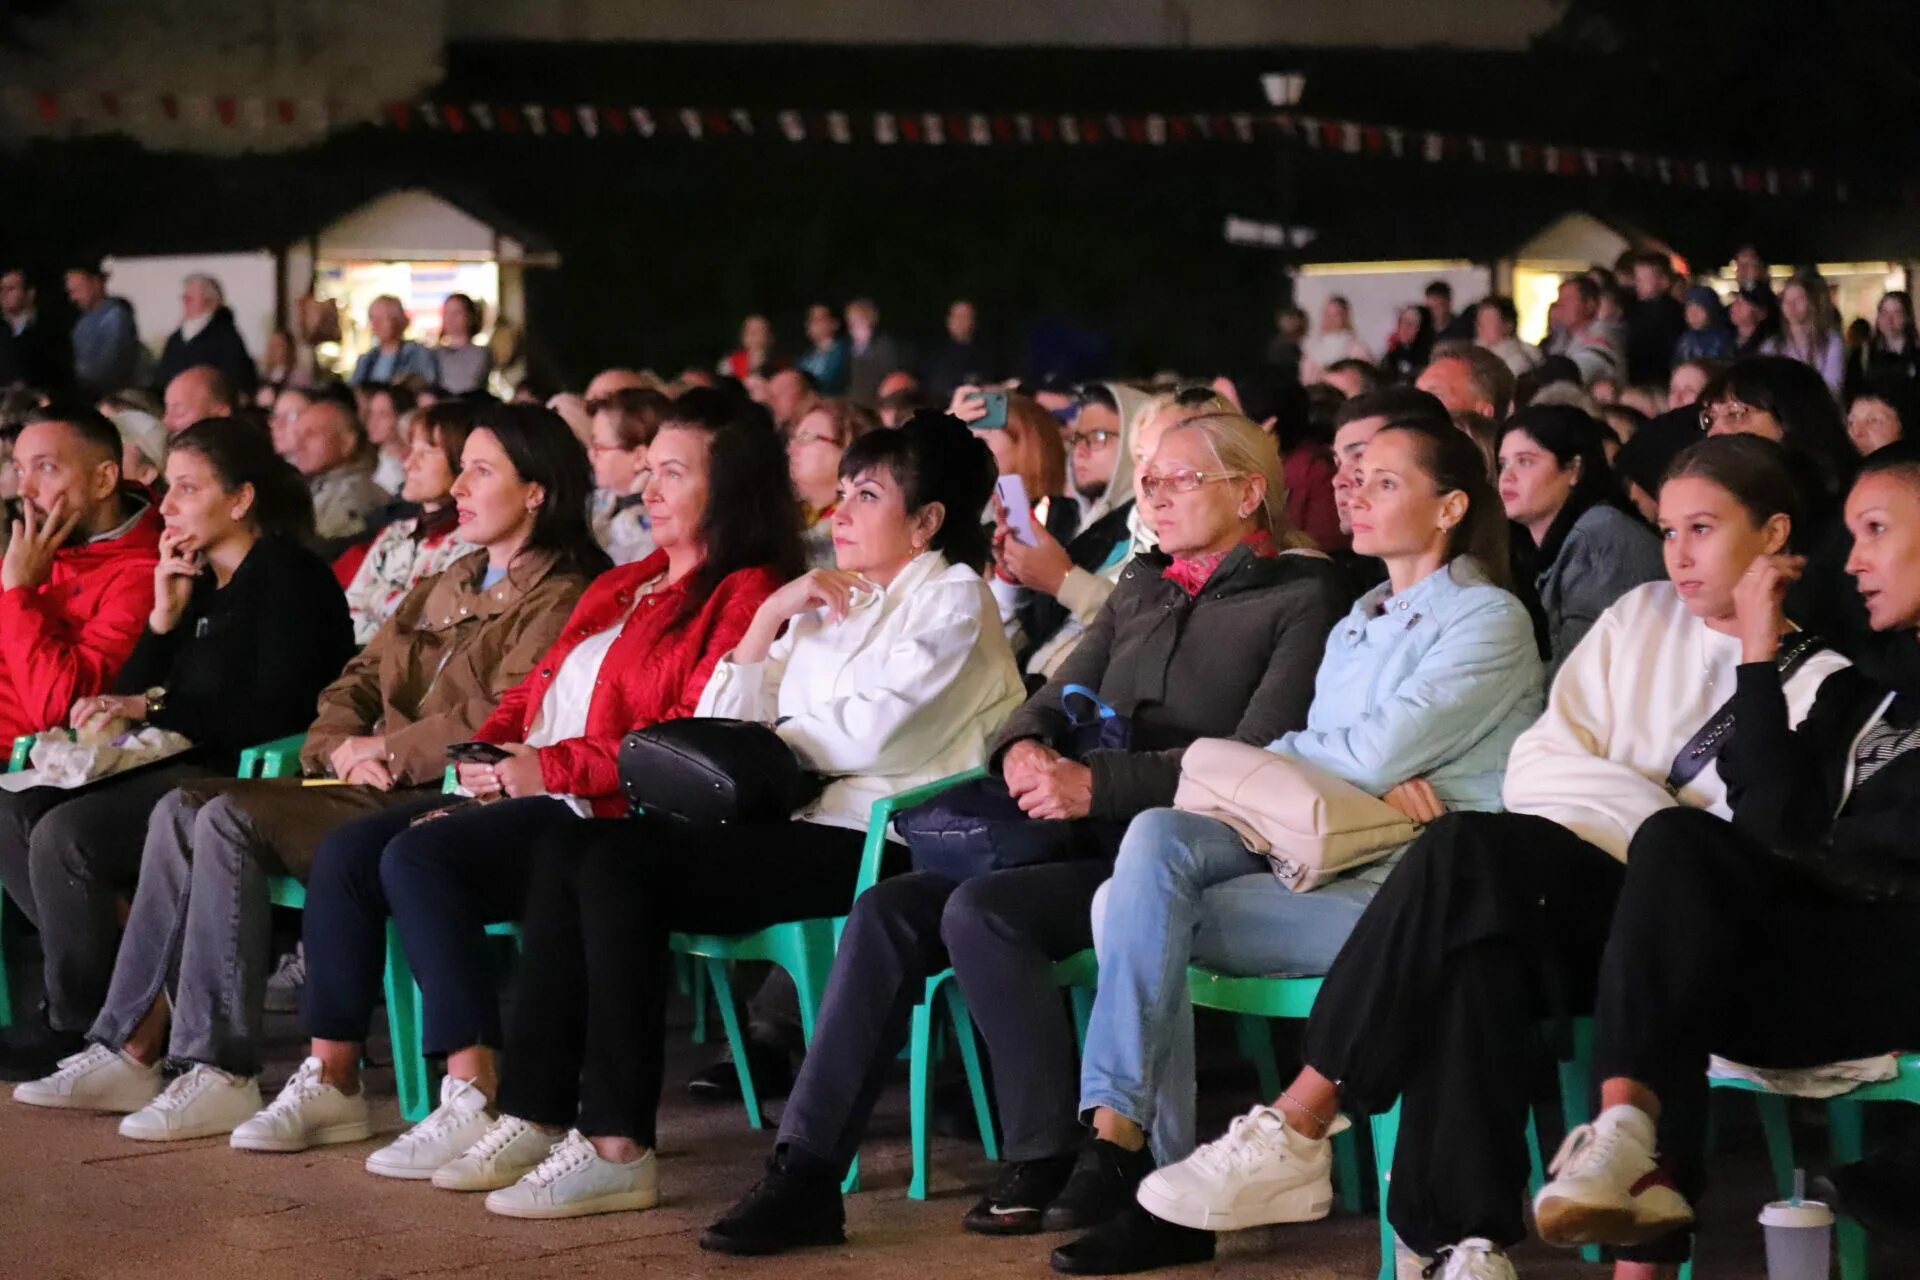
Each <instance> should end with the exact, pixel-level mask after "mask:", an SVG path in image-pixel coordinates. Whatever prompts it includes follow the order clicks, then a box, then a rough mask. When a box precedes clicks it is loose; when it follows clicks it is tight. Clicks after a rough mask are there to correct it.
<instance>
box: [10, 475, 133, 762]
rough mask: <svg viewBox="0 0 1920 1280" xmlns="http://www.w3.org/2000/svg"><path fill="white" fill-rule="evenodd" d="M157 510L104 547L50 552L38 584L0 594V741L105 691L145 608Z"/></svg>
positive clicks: (60, 718) (53, 723) (44, 724)
mask: <svg viewBox="0 0 1920 1280" xmlns="http://www.w3.org/2000/svg"><path fill="white" fill-rule="evenodd" d="M159 558H160V512H159V510H158V509H157V508H156V507H155V506H154V505H153V504H152V503H148V504H147V507H146V509H145V510H144V511H142V512H141V513H140V514H139V516H138V517H137V518H136V519H135V520H134V522H133V527H132V528H130V529H128V530H127V531H126V532H125V533H123V534H121V535H120V536H119V537H117V538H109V539H107V540H106V541H104V542H83V543H79V544H77V545H74V546H68V547H63V548H61V549H60V550H59V551H57V552H55V553H54V557H53V569H52V572H51V573H49V574H48V576H47V580H46V581H45V582H44V583H42V584H41V585H39V586H38V587H15V588H14V589H13V590H11V591H6V592H0V741H4V742H9V743H10V742H12V741H13V740H14V739H15V738H17V737H19V736H20V735H21V734H23V733H38V732H39V731H41V730H42V729H53V728H57V727H59V726H61V725H64V724H65V723H66V722H67V712H68V711H69V710H71V709H72V707H73V704H74V703H75V702H76V701H78V700H79V699H81V698H90V697H92V696H93V695H94V694H96V693H105V692H106V691H107V690H108V689H110V688H112V687H113V678H114V676H116V675H118V674H119V673H120V668H121V667H122V666H124V665H125V664H126V661H127V658H128V656H129V655H130V654H132V653H133V646H134V642H135V641H137V640H139V639H140V635H141V633H142V632H143V631H145V630H146V629H147V615H148V614H149V613H152V612H153V566H154V563H155V562H156V561H158V560H159Z"/></svg>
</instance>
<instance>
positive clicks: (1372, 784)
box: [1270, 558, 1544, 811]
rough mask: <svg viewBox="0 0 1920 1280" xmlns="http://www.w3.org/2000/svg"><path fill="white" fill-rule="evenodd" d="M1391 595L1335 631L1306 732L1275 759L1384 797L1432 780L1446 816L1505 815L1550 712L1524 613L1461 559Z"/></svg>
mask: <svg viewBox="0 0 1920 1280" xmlns="http://www.w3.org/2000/svg"><path fill="white" fill-rule="evenodd" d="M1392 589H1393V588H1392V584H1391V583H1383V584H1382V585H1381V586H1379V587H1376V588H1375V589H1374V590H1372V591H1369V592H1368V593H1367V594H1366V595H1364V596H1362V597H1361V598H1360V601H1359V603H1357V604H1355V605H1354V606H1353V611H1352V612H1351V613H1349V614H1348V615H1347V616H1346V618H1345V620H1343V621H1341V622H1338V623H1336V624H1334V628H1333V631H1332V633H1331V634H1329V635H1328V636H1327V651H1326V656H1325V657H1323V658H1322V659H1321V660H1320V671H1319V674H1318V675H1317V676H1316V677H1315V678H1314V687H1313V705H1312V706H1311V707H1310V708H1308V710H1307V727H1306V728H1304V729H1297V730H1295V731H1294V732H1292V733H1289V734H1287V735H1286V736H1284V737H1282V738H1279V739H1277V740H1275V741H1274V742H1273V744H1272V746H1271V747H1270V749H1271V750H1273V751H1276V752H1278V753H1279V754H1281V755H1286V756H1292V757H1293V758H1294V759H1296V760H1301V761H1304V762H1306V763H1308V764H1312V765H1316V766H1318V767H1320V768H1322V769H1325V770H1326V771H1327V772H1329V773H1332V774H1334V775H1336V776H1337V777H1340V778H1344V779H1346V780H1347V781H1348V782H1351V783H1352V784H1353V785H1354V786H1356V787H1359V788H1360V789H1361V790H1363V791H1366V792H1370V793H1371V794H1373V795H1376V796H1377V795H1381V794H1383V793H1384V792H1386V791H1388V790H1390V789H1392V788H1393V787H1395V786H1397V785H1399V784H1400V783H1402V782H1405V781H1406V780H1407V779H1409V778H1425V779H1426V780H1427V781H1428V782H1429V783H1431V784H1432V786H1433V789H1434V792H1435V793H1436V794H1437V795H1438V796H1439V798H1440V800H1441V802H1442V803H1443V804H1445V805H1446V807H1447V808H1448V809H1484V810H1489V811H1495V810H1498V809H1499V808H1500V784H1501V780H1502V777H1503V776H1504V775H1505V773H1506V768H1507V751H1508V749H1509V748H1510V747H1512V746H1513V740H1514V739H1515V738H1517V737H1519V736H1520V733H1521V731H1522V730H1524V729H1525V728H1526V727H1527V726H1528V725H1530V724H1532V723H1533V722H1534V721H1535V720H1536V719H1538V718H1539V716H1540V712H1541V710H1542V706H1543V702H1544V699H1543V698H1542V696H1541V676H1540V652H1539V649H1538V648H1537V647H1536V646H1535V644H1534V638H1533V623H1532V621H1531V620H1530V619H1529V618H1528V616H1527V610H1526V607H1525V606H1524V605H1522V604H1521V603H1520V601H1519V599H1518V598H1516V597H1515V596H1514V595H1512V594H1511V593H1510V592H1507V591H1503V590H1501V589H1500V588H1499V587H1496V586H1494V585H1493V584H1492V583H1491V582H1488V581H1487V579H1486V577H1485V575H1483V574H1482V573H1481V572H1480V571H1479V569H1478V568H1477V567H1476V566H1475V565H1474V564H1473V562H1472V561H1470V560H1466V559H1464V558H1463V559H1456V560H1454V561H1453V562H1452V563H1451V564H1450V565H1448V566H1447V567H1446V568H1444V569H1441V570H1440V571H1438V572H1437V573H1433V574H1431V575H1429V576H1428V577H1426V578H1423V579H1422V580H1421V581H1419V582H1417V583H1415V584H1414V585H1413V586H1411V587H1409V588H1408V589H1407V590H1406V591H1405V592H1404V593H1403V594H1401V595H1399V596H1394V595H1391V594H1390V593H1391V591H1392Z"/></svg>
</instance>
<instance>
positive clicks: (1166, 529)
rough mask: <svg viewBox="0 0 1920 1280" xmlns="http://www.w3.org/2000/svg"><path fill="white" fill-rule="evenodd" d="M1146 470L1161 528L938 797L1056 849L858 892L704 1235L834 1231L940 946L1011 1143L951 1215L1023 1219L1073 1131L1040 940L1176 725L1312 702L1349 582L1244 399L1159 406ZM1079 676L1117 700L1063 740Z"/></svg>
mask: <svg viewBox="0 0 1920 1280" xmlns="http://www.w3.org/2000/svg"><path fill="white" fill-rule="evenodd" d="M1141 483H1142V485H1143V486H1144V487H1145V491H1146V495H1147V496H1146V499H1145V501H1146V503H1147V507H1148V509H1149V511H1150V513H1151V514H1152V518H1153V519H1154V521H1155V525H1156V527H1157V528H1158V529H1159V536H1160V543H1159V548H1158V550H1157V551H1152V552H1145V553H1143V554H1142V555H1141V556H1140V557H1138V559H1137V560H1136V562H1135V563H1134V564H1133V565H1131V566H1130V567H1129V568H1128V569H1127V570H1126V571H1125V572H1123V573H1122V574H1121V575H1120V581H1119V585H1118V586H1117V587H1116V588H1115V590H1114V592H1113V594H1112V596H1110V597H1109V598H1108V601H1107V603H1106V605H1105V607H1104V608H1103V609H1102V610H1101V611H1100V613H1099V614H1098V616H1096V617H1095V619H1094V621H1093V624H1092V626H1091V627H1089V628H1088V630H1087V634H1086V637H1085V638H1084V640H1083V641H1082V643H1081V644H1080V646H1079V647H1078V648H1076V649H1075V650H1074V652H1073V654H1072V656H1071V657H1069V658H1068V659H1067V661H1066V662H1065V663H1064V664H1063V665H1062V666H1061V668H1060V670H1059V671H1057V672H1055V673H1054V675H1053V677H1052V679H1051V680H1050V681H1048V683H1047V684H1046V686H1045V687H1044V688H1042V689H1041V690H1039V691H1038V692H1036V693H1035V694H1034V695H1033V696H1032V697H1031V698H1029V699H1027V701H1026V702H1025V703H1024V704H1023V705H1022V706H1021V707H1020V708H1019V709H1018V710H1016V711H1015V712H1014V713H1013V715H1012V716H1011V717H1010V718H1009V719H1008V720H1007V722H1006V723H1005V724H1004V725H1002V726H1001V727H1000V729H999V731H998V732H997V733H996V734H995V735H994V739H993V742H992V744H991V747H990V750H989V755H988V759H989V761H990V768H991V769H992V771H993V773H994V774H996V775H997V776H995V777H989V778H984V779H982V780H980V781H979V782H977V783H973V784H970V785H969V786H967V787H965V788H962V789H958V790H955V791H951V792H949V793H947V795H945V796H943V797H942V798H941V799H940V800H937V801H935V803H936V804H940V805H943V806H946V807H947V809H948V811H949V812H951V811H952V808H953V807H954V806H960V807H961V808H962V809H963V811H971V812H974V813H979V814H982V815H985V816H988V817H989V818H990V820H991V821H993V822H994V824H995V825H996V827H997V828H999V829H1000V830H1003V831H1012V830H1022V831H1025V832H1027V833H1028V834H1027V838H1029V839H1034V838H1050V839H1052V840H1053V841H1054V842H1055V848H1054V856H1053V857H1052V858H1050V859H1045V860H1040V859H1036V860H1035V862H1033V863H1032V864H1030V865H1026V866H1016V867H1008V868H1002V869H999V870H992V871H987V870H982V871H980V872H979V873H977V874H975V875H973V876H971V877H968V878H965V879H964V880H962V879H961V878H959V877H958V876H957V875H955V874H950V873H951V872H952V871H953V870H954V868H953V866H952V863H951V861H935V862H934V863H933V865H932V866H930V867H923V868H922V869H919V870H915V871H913V872H910V873H907V874H903V875H898V876H894V877H892V878H890V879H888V880H886V881H885V882H884V883H882V884H879V885H877V886H875V887H874V888H873V889H871V890H869V891H868V892H867V893H866V894H864V895H863V896H862V897H861V898H860V900H859V901H858V902H857V903H855V904H854V908H853V910H852V912H851V913H850V914H849V916H848V918H847V925H846V929H845V932H844V933H843V935H842V938H841V942H840V949H839V951H838V953H837V955H836V958H835V961H834V966H833V972H832V974H831V976H830V978H829V980H828V984H827V991H826V996H825V998H824V999H823V1001H822V1003H821V1009H820V1014H819V1017H818V1018H817V1019H816V1020H815V1025H816V1031H815V1035H814V1039H813V1043H812V1044H811V1045H810V1046H809V1047H808V1050H807V1056H806V1061H805V1063H804V1064H803V1066H802V1067H801V1071H800V1076H799V1079H798V1081H797V1082H796V1083H795V1086H794V1090H793V1093H792V1096H791V1097H790V1098H789V1100H788V1102H787V1109H786V1112H785V1114H784V1115H783V1116H782V1120H781V1128H780V1134H779V1136H778V1138H777V1139H776V1145H775V1148H774V1161H773V1165H772V1166H771V1168H770V1169H769V1173H768V1176H767V1178H766V1179H765V1180H764V1181H763V1182H761V1183H760V1185H759V1186H757V1187H755V1188H754V1189H753V1190H752V1191H750V1192H748V1194H747V1196H746V1198H745V1199H743V1200H742V1201H741V1202H740V1204H739V1205H737V1206H736V1207H735V1208H734V1209H732V1210H730V1211H729V1212H728V1213H727V1214H726V1215H724V1216H723V1217H722V1218H721V1219H720V1221H719V1222H717V1223H715V1224H714V1225H713V1226H712V1227H711V1228H710V1229H709V1230H708V1232H707V1234H706V1235H705V1236H703V1237H702V1238H701V1245H702V1247H704V1248H707V1249H712V1250H716V1251H720V1252H727V1253H769V1252H774V1251H777V1250H781V1249H785V1248H790V1247H792V1246H795V1245H800V1244H808V1243H819V1242H821V1241H823V1240H837V1239H838V1238H839V1237H840V1233H841V1228H842V1224H843V1222H844V1214H843V1209H842V1205H841V1201H840V1193H839V1186H840V1181H841V1179H842V1177H843V1176H844V1175H845V1172H846V1165H847V1164H848V1162H849V1161H850V1160H851V1159H852V1157H853V1155H854V1153H855V1152H856V1151H858V1150H859V1146H860V1141H861V1138H862V1137H863V1136H864V1134H865V1132H866V1128H867V1124H868V1122H869V1119H870V1117H871V1114H872V1109H873V1105H874V1102H875V1100H876V1099H877V1098H878V1096H879V1093H880V1089H881V1087H882V1085H883V1084H884V1082H885V1079H886V1077H887V1074H888V1072H889V1070H890V1069H891V1065H892V1062H893V1060H894V1058H895V1056H896V1054H897V1052H898V1050H899V1048H900V1046H901V1045H902V1044H903V1043H904V1042H905V1040H906V1035H907V1025H908V1021H909V1019H910V1015H911V1013H912V1010H913V1006H914V1005H915V1004H917V1003H918V1002H919V1000H920V997H921V995H922V994H923V993H924V992H925V990H926V980H927V978H929V977H930V976H931V975H933V974H935V973H938V972H940V971H941V970H943V969H946V968H948V967H949V966H951V967H952V968H953V970H954V972H955V974H956V976H957V977H958V980H959V982H960V985H961V988H962V990H963V991H964V992H965V993H966V994H967V995H968V997H969V1003H970V1005H971V1006H972V1007H973V1008H974V1009H975V1011H976V1014H977V1017H978V1020H979V1027H980V1030H981V1032H982V1033H983V1035H984V1036H985V1038H986V1042H987V1049H988V1052H989V1054H990V1056H991V1057H992V1059H993V1069H994V1078H995V1080H996V1081H997V1084H998V1102H999V1112H1000V1117H1001V1122H1002V1125H1003V1127H1004V1129H1005V1134H1006V1144H1007V1155H1008V1159H1009V1160H1010V1161H1012V1162H1013V1163H1012V1164H1011V1165H1010V1166H1009V1168H1008V1169H1007V1171H1006V1174H1005V1176H1004V1177H1003V1178H1002V1179H1001V1180H1000V1185H999V1186H997V1187H996V1188H995V1189H994V1191H993V1192H991V1193H990V1194H989V1195H988V1197H987V1198H986V1199H985V1200H983V1201H982V1202H981V1203H980V1204H979V1205H978V1206H977V1207H976V1208H975V1209H974V1210H973V1212H971V1213H969V1214H968V1215H967V1218H966V1226H967V1228H968V1229H969V1230H972V1231H977V1232H983V1233H986V1234H993V1235H1000V1234H1014V1233H1017V1232H1022V1231H1037V1230H1039V1229H1040V1216H1041V1210H1042V1209H1043V1208H1044V1207H1045V1205H1046V1202H1047V1201H1049V1200H1051V1199H1052V1198H1053V1196H1054V1194H1055V1193H1057V1192H1058V1191H1059V1190H1060V1187H1061V1185H1062V1184H1063V1183H1064V1182H1065V1181H1066V1179H1067V1175H1068V1174H1069V1173H1070V1172H1071V1170H1072V1168H1073V1164H1074V1158H1075V1156H1076V1154H1077V1152H1078V1150H1079V1147H1080V1132H1079V1126H1078V1125H1077V1124H1076V1123H1075V1121H1074V1117H1073V1099H1074V1085H1075V1078H1074V1077H1075V1073H1074V1045H1073V1031H1072V1027H1071V1025H1070V1024H1069V1022H1068V1021H1067V1018H1066V1016H1065V1013H1064V1011H1063V1010H1062V1008H1061V1005H1060V994H1059V989H1058V988H1057V987H1056V986H1055V985H1054V982H1053V978H1052V966H1053V962H1055V961H1058V960H1063V959H1065V958H1066V957H1068V956H1070V955H1072V954H1074V953H1075V952H1078V951H1080V950H1082V949H1084V948H1086V947H1088V946H1090V945H1092V943H1093V935H1092V932H1091V927H1090V923H1089V920H1088V916H1087V908H1088V906H1089V904H1090V903H1091V902H1092V900H1093V895H1094V891H1095V890H1096V889H1098V888H1099V887H1100V884H1101V882H1102V881H1103V880H1105V879H1106V877H1107V873H1108V871H1109V870H1110V868H1111V867H1112V865H1113V855H1114V852H1115V850H1116V849H1117V848H1118V846H1119V841H1120V837H1121V835H1122V834H1123V833H1124V832H1125V830H1126V822H1127V820H1128V819H1130V818H1132V817H1133V816H1134V815H1135V814H1137V813H1140V812H1142V811H1144V810H1147V809H1150V808H1152V807H1154V806H1157V805H1164V804H1168V803H1171V802H1172V799H1173V793H1174V790H1175V787H1176V785H1177V783H1178V781H1179V775H1180V766H1179V760H1180V756H1181V754H1182V752H1183V751H1184V750H1185V748H1186V747H1187V745H1188V744H1189V743H1191V742H1192V741H1193V740H1194V739H1196V738H1200V737H1231V738H1237V739H1239V740H1240V741H1242V742H1249V743H1257V744H1265V743H1267V742H1270V741H1272V740H1273V738H1275V737H1276V736H1278V735H1280V734H1282V733H1287V732H1289V731H1291V730H1294V729H1298V728H1301V727H1302V726H1303V725H1304V724H1305V723H1306V719H1307V713H1306V708H1307V702H1308V698H1309V691H1310V686H1311V680H1312V671H1313V668H1314V667H1315V666H1316V665H1317V664H1318V662H1319V660H1320V651H1321V649H1322V647H1323V646H1324V644H1325V642H1326V635H1327V629H1328V628H1329V627H1331V626H1332V625H1333V623H1334V621H1335V619H1336V618H1338V617H1339V616H1340V614H1341V612H1342V611H1343V610H1344V609H1345V607H1346V604H1347V599H1346V592H1345V589H1344V588H1343V586H1342V585H1341V581H1340V575H1339V573H1338V571H1336V570H1335V569H1334V568H1333V566H1332V565H1331V564H1330V563H1328V561H1327V559H1326V557H1324V556H1323V555H1320V554H1318V553H1317V552H1314V551H1312V550H1311V549H1309V548H1308V546H1307V541H1308V540H1307V539H1306V538H1305V537H1304V536H1303V535H1301V534H1300V533H1298V532H1297V531H1295V530H1293V529H1290V528H1288V527H1287V524H1286V518H1285V515H1284V514H1283V513H1284V510H1285V494H1284V484H1283V482H1282V479H1281V464H1280V455H1279V451H1278V450H1277V449H1276V448H1275V446H1274V442H1273V440H1272V439H1271V437H1269V436H1268V435H1267V434H1266V433H1265V432H1263V431H1261V429H1260V428H1259V427H1258V426H1256V425H1255V424H1254V423H1253V422H1252V421H1250V420H1248V419H1247V418H1245V417H1243V416H1241V415H1240V414H1238V413H1211V414H1204V415H1201V416H1198V417H1194V418H1190V419H1188V420H1187V421H1185V422H1182V423H1180V424H1179V425H1177V426H1173V427H1170V428H1169V429H1167V431H1166V432H1165V434H1164V435H1163V436H1162V437H1161V440H1160V443H1159V445H1158V447H1157V448H1156V450H1155V452H1154V454H1153V456H1152V458H1151V459H1150V461H1149V464H1148V467H1147V468H1146V470H1145V471H1144V472H1143V475H1142V480H1141ZM1076 688H1079V689H1091V690H1092V691H1093V692H1094V693H1095V695H1096V696H1097V697H1098V698H1099V699H1100V700H1101V701H1102V702H1103V703H1106V704H1109V705H1111V706H1112V707H1113V709H1114V710H1115V711H1116V712H1117V713H1118V714H1120V715H1122V716H1125V717H1127V722H1128V724H1129V734H1128V741H1127V742H1126V743H1125V744H1124V745H1102V746H1099V747H1094V748H1084V747H1082V748H1081V749H1077V750H1076V749H1075V746H1074V744H1072V743H1071V742H1070V741H1068V739H1069V738H1070V736H1071V734H1070V731H1069V730H1068V728H1067V724H1066V715H1065V711H1064V708H1065V707H1066V704H1067V700H1068V696H1069V695H1068V691H1069V690H1072V689H1076ZM921 816H922V814H921V812H920V811H909V812H907V813H905V814H902V815H900V816H899V817H898V818H897V819H896V822H895V829H896V830H897V831H899V832H901V833H902V834H903V835H904V836H905V837H906V840H907V842H908V844H909V846H911V847H912V848H913V850H914V853H915V855H916V861H919V860H920V859H921V858H922V857H923V856H924V855H926V854H928V853H929V852H931V853H933V854H934V855H935V856H936V857H937V856H938V853H939V850H938V849H937V848H936V849H932V850H929V848H928V841H927V839H926V837H925V836H924V835H923V834H922V832H923V831H924V827H923V826H922V825H921V821H920V819H921ZM1041 833H1046V835H1045V836H1043V835H1042V834H1041Z"/></svg>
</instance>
